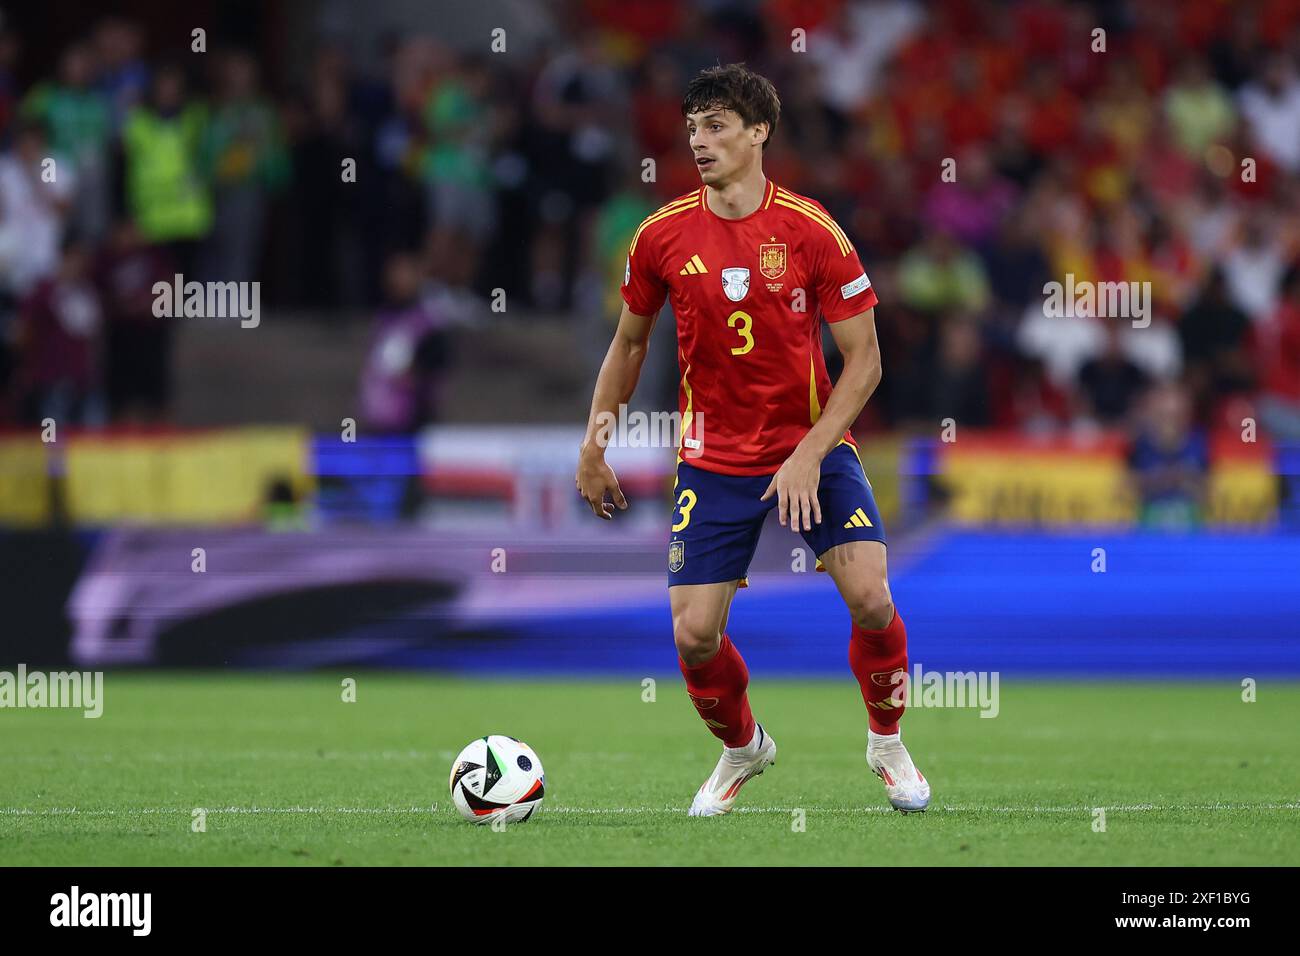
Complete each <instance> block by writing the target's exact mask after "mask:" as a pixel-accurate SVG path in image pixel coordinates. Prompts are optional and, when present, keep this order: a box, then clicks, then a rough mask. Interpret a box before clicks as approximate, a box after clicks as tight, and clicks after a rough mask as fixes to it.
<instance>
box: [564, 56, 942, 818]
mask: <svg viewBox="0 0 1300 956" xmlns="http://www.w3.org/2000/svg"><path fill="white" fill-rule="evenodd" d="M780 109H781V105H780V100H779V99H778V98H777V94H776V90H775V89H774V88H773V87H772V84H771V83H770V82H769V81H768V80H766V79H765V78H764V77H762V76H759V75H758V74H756V73H753V72H752V71H750V70H748V69H746V68H745V67H744V66H742V65H739V64H732V65H730V66H719V67H713V68H710V69H707V70H704V71H702V72H701V73H700V74H699V75H698V76H696V77H695V78H694V79H693V80H691V82H690V84H689V85H688V86H687V88H686V95H685V97H684V99H683V101H682V115H683V116H684V117H685V118H686V133H687V135H688V137H689V140H690V147H691V151H692V153H693V155H694V157H695V164H696V166H697V167H698V169H699V172H700V179H701V180H702V181H703V185H702V186H701V187H700V188H699V189H697V190H695V191H694V192H691V193H688V194H687V195H685V196H682V197H680V198H679V199H675V200H673V201H672V202H670V203H668V204H667V205H666V206H663V207H662V208H660V209H659V210H658V211H656V212H655V213H653V214H652V215H650V216H649V217H647V218H646V220H645V221H644V222H642V223H641V225H640V227H639V228H638V229H637V231H636V233H635V235H634V236H633V237H632V242H631V247H630V249H629V251H628V258H627V268H626V271H625V272H624V275H623V286H622V293H623V301H624V306H623V311H622V314H621V315H620V317H619V322H618V330H617V331H616V332H615V334H614V341H613V343H612V344H611V345H610V347H609V352H608V353H607V354H606V356H605V360H604V363H603V364H602V365H601V368H600V375H599V377H598V378H597V380H596V388H595V395H594V397H593V399H592V403H591V417H590V419H589V420H588V423H587V433H586V438H585V439H584V441H583V444H582V449H581V452H580V459H579V464H578V471H577V476H576V478H577V485H578V490H579V491H580V492H581V494H582V496H583V498H585V499H586V501H587V502H588V504H590V505H591V509H592V511H593V512H595V514H596V515H597V516H598V517H601V518H604V519H606V520H609V519H611V518H612V517H613V510H612V507H611V502H612V505H613V506H617V507H618V508H620V509H625V508H626V507H627V500H626V499H625V498H624V496H623V493H622V491H621V490H620V489H619V486H618V479H617V478H616V477H615V475H614V472H613V470H612V469H611V468H610V467H609V465H608V464H607V463H606V461H605V449H604V448H603V447H602V445H601V440H602V437H603V436H602V433H601V429H600V428H599V427H598V423H599V422H601V421H608V420H609V419H608V418H605V417H604V416H606V415H609V416H616V415H617V412H618V407H619V406H620V405H621V404H623V403H625V402H627V400H628V399H629V398H630V397H631V395H632V392H633V390H634V388H635V387H636V383H637V378H638V376H639V374H640V370H641V363H642V360H643V359H644V358H645V352H646V343H647V340H648V339H649V336H650V331H651V328H652V327H653V325H654V321H655V317H656V316H657V314H658V312H659V310H660V308H661V307H662V306H663V304H664V301H665V300H671V302H672V307H673V313H674V314H675V316H676V319H677V341H678V360H679V364H680V368H681V385H680V389H679V403H680V412H681V416H682V422H681V445H680V448H679V450H678V465H677V482H676V485H675V486H674V497H675V501H676V503H675V506H674V509H673V515H672V525H671V539H670V541H669V544H668V583H669V588H668V594H669V600H670V603H671V605H672V618H673V640H674V642H675V643H676V645H677V653H678V656H679V658H680V661H679V663H680V665H681V671H682V676H683V677H685V678H686V689H687V692H688V693H689V694H690V697H691V701H692V702H693V703H694V705H695V707H696V709H697V710H698V712H699V715H700V717H701V719H703V721H704V723H705V724H706V725H707V726H708V728H709V730H710V731H712V733H713V735H714V736H715V737H718V738H719V739H720V740H721V741H722V743H723V749H722V758H721V759H720V760H719V761H718V765H717V768H716V769H715V770H714V771H713V774H712V775H711V776H710V777H709V779H708V780H706V781H705V782H704V784H703V785H702V786H701V787H700V789H699V791H698V792H697V793H696V794H695V797H694V800H693V801H692V803H691V809H690V814H691V816H714V815H717V814H721V813H726V812H728V811H729V810H731V809H732V807H733V805H734V804H735V801H736V796H737V794H738V793H739V791H740V788H741V787H742V786H743V785H744V784H745V782H746V781H748V780H750V779H751V778H752V777H755V776H757V775H758V774H761V773H762V772H763V771H764V770H765V769H766V768H767V767H768V766H770V765H771V764H773V763H774V762H775V759H776V743H775V742H774V741H773V740H772V737H771V735H770V734H768V733H767V731H766V730H765V729H764V728H763V726H762V725H761V724H758V723H757V722H756V721H755V720H754V717H753V715H752V714H751V712H750V707H749V699H748V697H747V694H746V689H747V687H748V685H749V672H748V669H747V668H746V667H745V661H744V659H743V658H742V657H741V655H740V651H739V649H738V648H737V647H736V644H735V643H734V642H733V641H732V640H731V639H730V637H729V635H728V634H727V617H728V613H729V611H730V607H731V601H732V598H734V597H735V594H736V589H737V587H740V586H743V585H744V584H746V575H747V573H748V568H749V562H750V560H751V559H752V558H753V555H754V550H755V548H756V547H757V545H758V536H759V532H760V530H761V528H762V526H763V520H764V518H765V517H766V516H767V514H768V512H769V511H771V510H772V509H773V508H776V510H777V515H778V519H779V521H780V523H781V525H782V526H784V527H788V528H790V529H791V530H793V531H797V532H799V533H800V534H801V535H802V536H803V539H804V541H805V542H807V544H808V545H809V546H810V547H811V548H812V549H813V552H814V553H815V554H816V555H817V557H818V564H819V566H820V567H823V568H824V569H825V570H826V571H828V572H829V573H830V576H831V578H832V579H833V580H834V582H835V585H836V587H837V588H838V589H839V593H840V596H841V597H842V598H843V600H844V603H845V604H846V605H847V607H848V610H849V615H850V617H851V618H852V622H853V623H852V632H851V635H850V638H849V651H848V656H849V665H850V667H851V668H852V670H853V674H854V676H855V677H856V678H857V680H858V684H859V685H860V686H861V689H862V698H863V701H864V702H865V703H866V707H867V718H868V731H867V764H868V766H869V767H870V768H871V770H872V771H873V772H874V773H875V774H876V775H877V776H879V777H880V779H881V780H882V781H884V784H885V790H886V793H887V796H888V798H889V801H890V803H891V804H892V805H893V806H894V807H895V808H896V809H899V810H903V811H914V810H924V809H925V808H926V806H927V805H928V804H929V802H930V785H929V783H927V782H926V780H925V778H924V777H923V776H921V773H920V772H919V771H918V770H917V769H916V766H915V765H914V764H913V763H912V758H911V757H910V756H909V755H908V752H907V749H906V748H905V747H904V746H903V743H902V739H901V737H900V735H899V726H898V724H899V718H900V717H901V716H902V714H903V698H904V694H903V692H902V688H903V687H904V686H905V680H906V673H907V632H906V630H905V628H904V626H903V619H902V617H900V616H899V614H898V610H897V609H896V608H895V607H894V603H893V600H892V598H891V596H890V592H889V581H888V577H887V574H886V568H885V533H884V528H883V527H882V526H881V521H880V512H879V510H878V509H877V507H876V502H875V500H874V497H873V495H872V491H871V485H870V483H869V482H868V481H867V478H866V474H865V473H864V471H863V468H862V464H861V461H860V460H859V458H858V454H857V446H856V444H855V443H854V440H853V436H852V435H851V434H849V431H848V429H849V426H850V425H851V424H852V423H853V421H854V420H855V419H856V418H857V417H858V414H859V413H860V412H861V411H862V407H863V405H864V404H865V403H866V401H867V399H868V398H869V397H870V396H871V393H872V392H873V391H874V390H875V388H876V386H877V384H879V382H880V375H881V370H880V350H879V347H878V345H877V342H876V331H875V311H874V306H875V304H876V294H875V291H874V290H873V289H872V288H871V282H870V280H869V279H868V278H867V275H866V273H865V272H864V271H863V268H862V264H861V263H860V262H859V261H858V256H857V253H856V252H855V251H854V249H853V245H852V243H850V242H849V239H848V237H847V236H845V234H844V231H843V230H842V229H841V228H840V227H839V226H838V225H837V224H836V223H835V221H834V220H833V219H832V218H831V217H830V215H829V214H828V213H827V212H826V210H825V209H824V208H823V207H822V206H821V205H820V204H818V203H816V202H814V201H813V200H811V199H808V198H806V197H804V196H800V195H798V194H796V193H793V192H791V191H790V190H788V189H784V188H782V187H781V186H778V185H777V184H776V183H774V182H772V181H771V180H769V179H768V178H767V177H766V176H765V175H764V174H763V150H764V149H766V148H767V144H768V143H769V142H770V141H771V137H772V134H773V133H774V132H775V131H776V126H777V120H778V118H779V116H780ZM822 318H825V320H826V321H827V322H828V323H829V324H830V328H831V333H832V335H833V337H834V339H835V344H836V346H837V347H838V348H839V350H840V353H841V355H842V356H843V358H844V371H843V372H842V373H841V375H840V378H839V381H838V383H837V384H836V385H835V387H834V388H833V389H832V387H831V382H830V378H829V376H828V375H827V373H826V365H825V361H824V359H823V357H822V348H821V319H822ZM607 496H608V499H609V500H608V501H607Z"/></svg>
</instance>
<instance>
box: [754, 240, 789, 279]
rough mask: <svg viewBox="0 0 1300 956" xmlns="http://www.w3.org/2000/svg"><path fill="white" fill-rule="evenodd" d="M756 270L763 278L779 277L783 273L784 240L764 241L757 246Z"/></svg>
mask: <svg viewBox="0 0 1300 956" xmlns="http://www.w3.org/2000/svg"><path fill="white" fill-rule="evenodd" d="M758 271H759V272H761V273H763V277H764V278H765V279H779V278H781V276H783V275H785V243H784V242H765V243H763V244H762V245H761V246H759V247H758Z"/></svg>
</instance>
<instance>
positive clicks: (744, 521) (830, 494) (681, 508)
mask: <svg viewBox="0 0 1300 956" xmlns="http://www.w3.org/2000/svg"><path fill="white" fill-rule="evenodd" d="M771 481H772V476H771V475H719V474H717V473H715V472H711V471H703V470H702V469H699V468H696V467H695V466H694V465H692V464H690V463H689V462H686V461H682V462H679V463H678V465H677V484H676V485H675V486H674V491H673V496H674V502H675V503H674V505H673V524H672V536H671V538H670V540H669V543H668V585H669V586H670V587H671V586H672V585H674V584H716V583H718V582H720V581H737V580H739V581H744V579H745V576H746V574H747V573H748V572H749V562H750V561H751V560H753V558H754V551H755V549H756V548H757V547H758V535H759V532H760V531H762V529H763V521H764V519H765V518H766V517H767V513H768V512H769V511H771V510H772V509H773V508H775V507H776V506H777V504H778V502H777V496H776V495H775V494H773V495H772V497H771V498H769V499H767V501H760V500H759V499H760V497H761V496H762V494H763V492H765V491H766V490H767V486H768V485H769V484H770V483H771ZM817 500H818V501H819V502H820V503H821V509H822V523H821V524H817V523H816V522H814V523H813V526H812V530H811V531H801V532H800V534H802V535H803V539H804V541H805V542H806V543H807V544H808V546H809V547H810V548H811V549H812V551H813V554H815V555H817V557H818V559H819V560H820V558H821V556H822V555H824V554H825V553H826V552H827V551H829V550H830V549H831V548H833V547H835V546H836V545H837V544H844V543H845V542H848V541H879V542H881V543H882V544H883V543H884V541H885V528H884V525H883V524H882V523H881V520H880V510H879V509H878V508H877V507H876V498H875V496H874V495H873V494H872V493H871V483H870V482H868V481H867V476H866V473H865V472H864V471H863V470H862V462H861V461H860V460H859V459H858V453H857V450H856V449H855V448H854V447H853V446H852V445H850V444H848V443H847V442H844V443H841V444H839V445H837V446H836V447H835V448H833V449H832V450H831V453H830V454H829V455H827V456H826V457H825V458H824V459H822V473H821V478H820V480H819V481H818V485H817Z"/></svg>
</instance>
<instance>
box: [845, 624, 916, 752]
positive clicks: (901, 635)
mask: <svg viewBox="0 0 1300 956" xmlns="http://www.w3.org/2000/svg"><path fill="white" fill-rule="evenodd" d="M849 666H850V667H851V668H853V676H854V677H856V678H857V679H858V685H859V686H860V687H861V688H862V700H863V701H864V702H865V703H866V705H867V722H868V724H869V725H870V727H871V729H872V730H873V731H875V732H876V733H878V734H896V733H898V719H899V718H900V717H902V716H903V711H904V710H906V709H907V708H906V705H905V701H906V699H907V628H906V627H904V626H903V617H902V615H900V614H899V613H898V608H897V606H895V608H894V617H893V620H891V621H890V622H889V626H888V627H882V628H881V629H880V630H878V631H868V630H865V629H863V628H860V627H858V626H857V625H856V624H854V625H853V636H852V637H850V638H849Z"/></svg>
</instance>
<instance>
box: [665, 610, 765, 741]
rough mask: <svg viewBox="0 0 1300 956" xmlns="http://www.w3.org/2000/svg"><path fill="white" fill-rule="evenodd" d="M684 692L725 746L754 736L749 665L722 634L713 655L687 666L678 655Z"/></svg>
mask: <svg viewBox="0 0 1300 956" xmlns="http://www.w3.org/2000/svg"><path fill="white" fill-rule="evenodd" d="M677 663H678V664H680V665H681V668H682V676H683V677H685V678H686V692H687V693H688V694H690V695H691V703H693V704H694V705H695V709H696V710H698V711H699V712H700V717H701V718H702V719H703V720H704V722H705V723H706V724H707V725H708V727H709V730H711V731H712V732H713V736H715V737H717V738H718V739H719V740H721V741H722V742H723V743H724V744H726V745H727V746H728V747H743V746H745V745H746V744H748V743H749V741H750V740H751V739H752V738H753V736H754V715H753V714H751V713H750V712H749V696H748V695H747V694H746V693H745V689H746V688H747V687H748V686H749V668H747V667H746V666H745V659H744V658H743V657H741V656H740V651H738V650H736V645H735V644H732V643H731V640H730V638H728V637H727V635H726V634H723V635H722V643H721V644H720V645H719V647H718V653H717V654H715V655H714V657H713V659H712V660H710V661H707V662H705V663H703V664H700V665H699V666H697V667H688V666H687V665H686V662H685V661H683V660H682V659H681V658H680V657H679V658H678V659H677Z"/></svg>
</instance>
